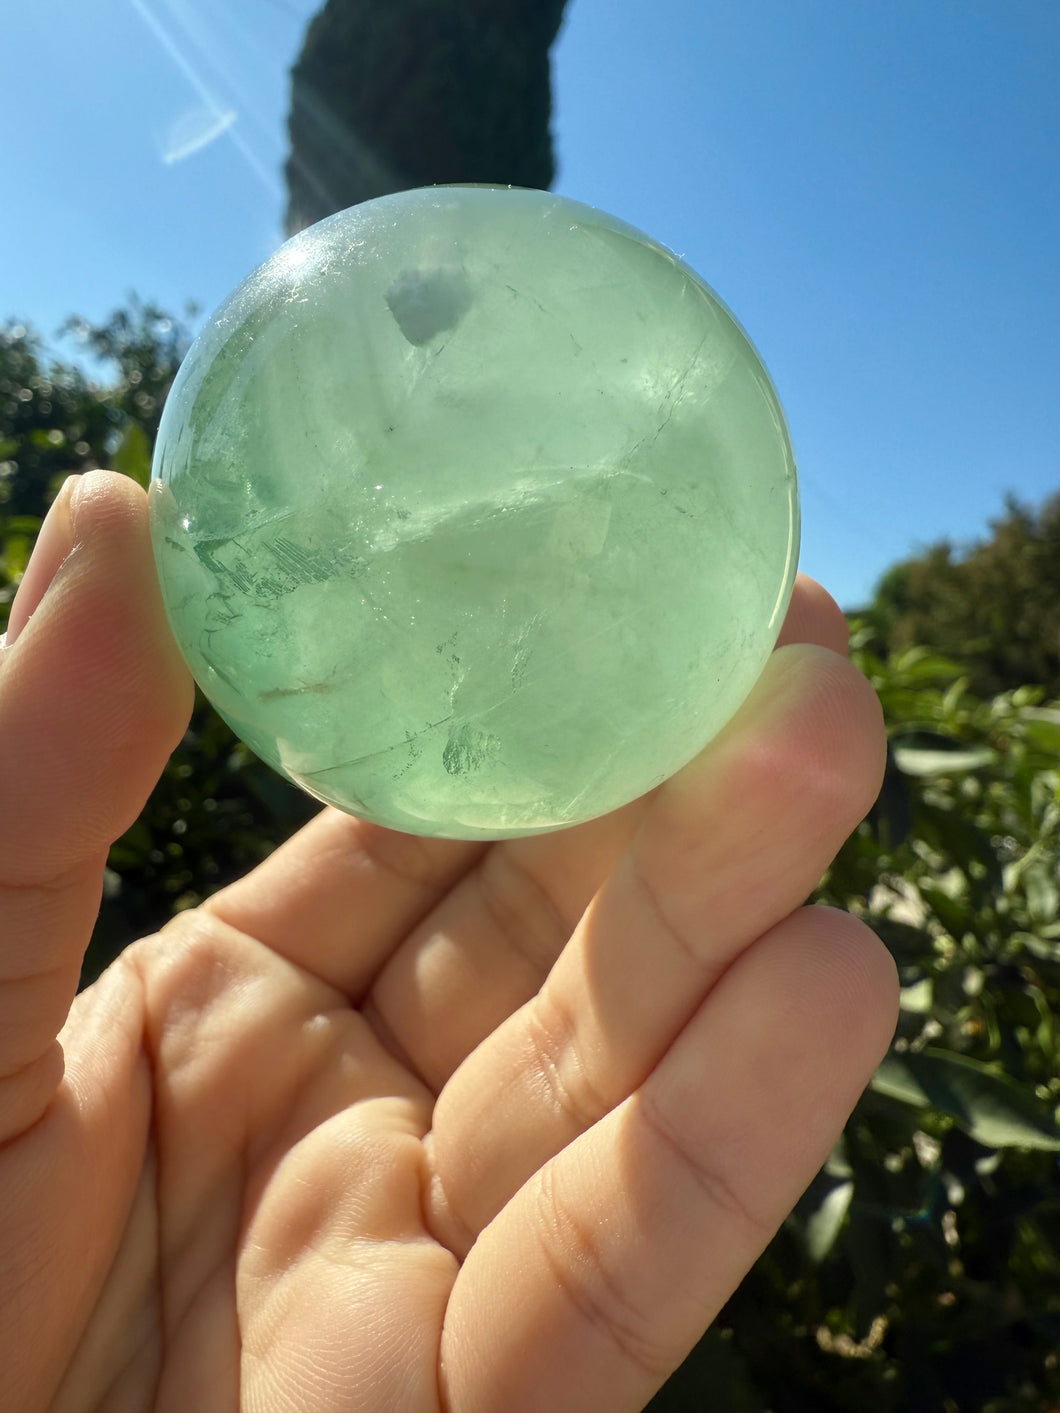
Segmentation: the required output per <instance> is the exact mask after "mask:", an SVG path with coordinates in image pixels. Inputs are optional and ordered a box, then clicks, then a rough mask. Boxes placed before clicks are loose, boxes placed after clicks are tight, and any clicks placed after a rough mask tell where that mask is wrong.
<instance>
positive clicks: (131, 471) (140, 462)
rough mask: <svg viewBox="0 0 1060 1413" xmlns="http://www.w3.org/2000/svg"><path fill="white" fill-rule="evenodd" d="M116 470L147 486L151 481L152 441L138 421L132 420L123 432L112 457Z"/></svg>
mask: <svg viewBox="0 0 1060 1413" xmlns="http://www.w3.org/2000/svg"><path fill="white" fill-rule="evenodd" d="M110 464H111V466H112V468H113V469H114V470H115V471H120V472H121V474H122V475H123V476H128V477H130V478H131V479H132V480H133V481H136V482H137V484H138V485H141V486H143V487H145V488H146V487H147V486H148V485H149V483H150V481H151V443H150V442H149V441H148V440H147V433H146V432H145V431H144V429H143V428H142V427H141V426H140V425H139V424H138V423H137V422H130V423H129V425H128V426H127V427H126V429H125V431H124V433H123V434H122V439H121V441H120V442H119V443H118V447H117V450H116V451H115V452H114V453H113V455H112V456H111V458H110Z"/></svg>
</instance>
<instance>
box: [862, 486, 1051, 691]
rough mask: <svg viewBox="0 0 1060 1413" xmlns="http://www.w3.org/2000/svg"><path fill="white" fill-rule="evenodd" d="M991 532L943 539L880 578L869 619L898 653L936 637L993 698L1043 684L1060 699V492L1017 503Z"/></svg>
mask: <svg viewBox="0 0 1060 1413" xmlns="http://www.w3.org/2000/svg"><path fill="white" fill-rule="evenodd" d="M991 530H992V533H991V535H990V537H989V538H988V539H986V540H984V541H983V542H982V543H980V544H976V545H973V546H972V547H971V548H970V549H968V550H967V551H966V552H965V553H964V554H960V555H959V554H957V553H956V552H955V551H954V549H953V547H952V546H951V545H949V544H939V545H935V546H933V547H932V548H931V549H929V550H927V551H925V553H923V554H922V555H920V556H919V557H917V558H915V559H910V560H907V561H906V562H905V563H903V564H897V565H895V566H894V568H893V569H890V570H889V571H888V572H887V573H886V574H885V575H884V576H883V578H882V579H881V580H880V582H879V584H878V585H877V588H876V593H875V597H874V599H873V602H872V605H871V606H870V608H869V609H868V610H866V613H867V616H868V617H869V619H870V620H871V622H872V623H873V625H874V626H875V628H876V629H877V631H878V633H879V634H880V637H881V640H882V642H883V643H884V644H885V646H886V647H887V648H888V649H889V650H890V651H891V652H894V653H898V652H902V651H904V650H905V649H906V648H909V647H912V646H914V645H915V644H918V643H931V644H933V645H934V646H935V647H936V648H938V649H939V650H940V651H941V652H942V653H944V654H945V655H946V656H948V657H951V658H953V659H954V660H956V661H958V662H962V663H964V664H965V665H966V666H967V668H968V672H969V674H970V681H971V686H972V688H973V690H975V691H976V692H978V693H979V694H980V695H981V696H993V695H994V693H996V692H1002V691H1005V690H1007V689H1010V688H1013V687H1020V686H1023V685H1024V684H1025V683H1029V682H1033V683H1037V684H1038V685H1040V686H1043V687H1044V688H1045V689H1046V691H1047V693H1048V694H1049V695H1050V696H1054V697H1055V696H1060V492H1058V493H1057V494H1055V495H1053V496H1051V497H1049V499H1048V500H1046V501H1045V502H1044V504H1042V505H1041V506H1039V507H1038V508H1037V509H1030V508H1028V507H1026V506H1023V505H1021V504H1019V502H1018V501H1015V500H1011V499H1010V500H1009V502H1008V504H1007V506H1006V510H1005V514H1004V515H1003V516H1002V517H1001V518H999V519H998V520H996V521H995V522H994V523H993V525H992V527H991Z"/></svg>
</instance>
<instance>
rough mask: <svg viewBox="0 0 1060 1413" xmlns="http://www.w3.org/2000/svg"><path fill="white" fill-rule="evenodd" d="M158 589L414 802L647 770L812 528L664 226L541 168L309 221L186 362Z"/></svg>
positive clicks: (724, 703) (490, 814)
mask: <svg viewBox="0 0 1060 1413" xmlns="http://www.w3.org/2000/svg"><path fill="white" fill-rule="evenodd" d="M154 477H155V479H154V482H153V484H152V488H151V510H152V532H153V536H154V546H155V553H156V557H157V561H158V568H159V573H160V577H161V581H162V587H163V592H164V595H165V600H166V604H167V608H168V612H169V615H170V620H171V623H172V626H173V629H174V632H175V633H176V636H177V639H178V641H179V643H180V645H181V648H182V649H183V651H184V653H185V655H186V657H187V659H188V662H189V663H190V665H191V668H192V671H193V672H194V674H195V676H196V678H197V680H198V681H199V683H200V685H201V687H202V688H203V690H204V691H205V693H206V695H207V696H208V697H209V698H210V700H211V701H212V702H213V703H214V705H215V706H216V707H217V709H218V711H219V712H220V713H221V715H222V716H223V717H225V719H226V720H227V721H228V722H229V723H230V724H231V726H232V727H233V728H234V729H235V731H236V732H237V733H238V734H239V736H241V737H242V739H243V740H244V741H245V742H246V743H247V744H248V745H249V746H250V747H251V748H252V749H253V750H254V751H256V752H257V754H258V755H260V756H261V757H262V758H263V759H264V760H266V761H268V762H269V763H270V764H271V765H273V766H275V767H276V769H277V770H280V771H282V772H283V773H284V774H286V775H287V776H289V777H290V779H292V780H294V781H295V782H297V783H298V784H299V785H301V786H302V787H303V788H305V789H306V790H308V791H309V792H310V793H311V794H312V795H315V796H316V797H317V798H318V799H321V800H326V801H329V802H330V803H332V804H335V805H338V806H339V807H340V808H342V809H345V810H349V811H351V812H352V813H355V814H358V815H361V816H363V817H365V818H368V819H372V820H376V821H378V822H381V823H383V824H387V825H390V826H392V827H394V828H397V829H402V830H407V831H411V832H415V833H423V834H436V835H450V836H455V837H500V836H504V835H513V834H528V833H534V832H536V831H539V830H546V829H555V828H557V827H559V826H561V825H568V824H574V823H577V822H578V821H580V820H585V819H589V818H592V817H593V816H596V815H599V814H602V813H604V812H605V811H607V810H611V809H614V808H615V807H617V806H619V805H621V804H624V803H625V802H627V801H628V800H631V799H634V798H635V797H636V796H638V795H640V794H642V793H643V792H644V791H646V790H648V789H650V788H651V787H652V786H654V785H657V784H659V783H660V782H661V781H662V780H664V779H666V777H667V776H668V775H670V774H672V773H673V772H674V771H675V770H677V769H678V768H679V767H680V766H681V765H683V764H684V763H685V762H686V761H688V760H689V759H691V757H692V756H694V755H695V754H696V752H697V751H699V750H700V749H701V747H702V746H703V745H704V744H705V743H706V742H707V741H708V740H709V739H710V738H711V737H712V736H713V735H714V734H715V733H716V732H717V731H718V730H719V728H720V727H721V726H722V725H723V724H724V723H725V722H726V721H727V720H728V719H729V717H730V716H731V715H732V713H733V712H734V711H735V710H736V708H737V707H738V706H739V704H740V702H741V701H742V700H743V698H744V697H745V696H746V694H747V692H748V691H749V689H750V687H751V686H752V684H753V683H754V681H755V679H756V678H757V676H758V674H759V673H760V671H761V669H762V667H763V665H764V663H765V661H766V659H767V657H768V655H769V653H770V651H771V649H772V647H773V644H774V642H775V639H776V636H777V633H778V631H779V628H780V625H781V622H782V620H783V616H784V611H785V608H786V606H787V602H788V598H789V595H790V592H791V586H792V581H793V578H794V574H795V565H796V559H797V553H798V502H797V492H796V482H795V466H794V460H793V457H792V452H791V446H790V443H789V440H788V435H787V430H786V428H785V424H784V417H783V414H782V412H781V409H780V405H779V403H778V401H777V397H776V394H775V392H774V390H773V387H772V384H771V383H770V380H769V377H768V375H767V374H766V372H765V370H764V368H763V367H762V364H761V362H760V361H759V359H758V356H757V355H756V353H755V351H754V349H753V348H752V347H751V344H750V343H749V342H748V340H747V338H746V336H745V335H744V333H743V331H742V330H741V329H740V327H739V326H738V324H737V323H736V322H735V321H734V319H733V318H732V316H731V315H730V314H729V312H728V311H727V309H726V308H725V307H724V305H723V304H722V303H721V302H720V301H719V300H718V299H717V297H716V296H715V295H714V294H713V293H712V292H711V291H710V289H708V287H707V286H706V285H705V284H704V283H703V281H702V280H701V279H699V277H698V276H697V275H696V274H695V273H693V271H691V270H690V269H689V268H688V267H687V266H686V265H684V264H682V263H681V261H680V260H678V259H676V258H675V257H674V256H673V255H672V254H670V252H669V251H667V250H665V249H663V248H662V247H661V246H659V245H657V244H656V243H655V242H654V241H652V240H650V239H649V238H648V237H647V236H644V235H642V234H641V233H640V232H638V231H635V230H633V229H632V228H631V227H629V226H626V225H625V224H623V223H622V222H621V221H618V220H616V219H614V218H613V217H611V216H607V215H605V214H603V213H602V212H600V211H596V210H594V209H592V208H591V207H588V206H583V205H580V204H578V203H577V202H573V201H569V200H566V199H564V198H562V197H558V196H554V195H551V194H549V193H546V192H537V191H521V190H504V189H484V188H472V187H468V188H462V187H461V188H432V189H427V190H420V191H411V192H403V193H401V194H399V195H396V196H387V197H384V198H382V199H381V200H378V201H372V202H368V203H366V204H365V205H363V206H357V207H354V208H352V209H351V210H349V211H344V212H342V213H341V214H340V215H337V216H333V217H331V218H330V219H329V220H326V221H322V222H321V223H320V224H319V225H317V226H313V227H311V228H310V229H309V230H307V231H304V232H302V234H301V235H299V236H296V237H295V238H294V239H293V240H291V241H289V242H288V243H287V244H286V245H284V246H283V247H282V248H281V249H280V250H279V251H278V252H277V253H276V254H275V255H274V256H273V257H272V259H270V260H268V261H267V262H266V263H265V264H264V265H263V266H262V267H261V268H260V269H259V270H257V271H256V272H255V273H254V274H253V275H251V276H250V277H249V278H248V279H247V280H246V281H245V282H244V283H243V284H242V285H241V286H240V287H239V288H238V289H237V290H236V291H235V293H234V294H233V295H231V296H230V298H229V299H228V300H227V302H226V303H225V304H224V305H223V306H222V307H221V309H220V310H219V311H218V313H217V314H216V315H215V317H214V318H213V320H212V321H211V322H210V323H209V324H208V326H207V327H206V329H205V330H204V332H203V333H202V334H201V335H200V337H199V339H198V340H197V341H196V343H195V345H194V346H193V348H192V350H191V352H190V353H189V354H188V357H187V359H186V361H185V363H184V365H183V367H182V368H181V370H180V374H179V376H178V378H177V380H176V383H175V384H174V387H173V391H172V393H171V395H170V398H169V401H168V403H167V404H166V410H165V415H164V417H163V420H162V426H161V430H160V433H159V438H158V446H157V450H156V454H155V466H154Z"/></svg>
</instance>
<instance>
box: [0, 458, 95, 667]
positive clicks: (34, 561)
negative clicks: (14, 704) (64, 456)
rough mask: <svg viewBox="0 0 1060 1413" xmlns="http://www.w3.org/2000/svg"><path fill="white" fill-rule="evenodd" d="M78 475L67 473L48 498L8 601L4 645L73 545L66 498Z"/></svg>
mask: <svg viewBox="0 0 1060 1413" xmlns="http://www.w3.org/2000/svg"><path fill="white" fill-rule="evenodd" d="M80 479H81V478H80V476H67V478H66V480H65V481H64V482H63V484H62V487H61V489H60V491H59V494H58V495H57V496H56V497H55V499H54V500H53V501H52V503H51V506H50V507H49V509H48V513H47V515H46V516H45V517H44V524H43V525H42V526H41V527H40V531H39V533H38V535H37V543H36V544H35V545H34V546H33V553H32V554H31V555H30V557H29V563H28V564H27V565H26V571H25V573H24V574H23V575H22V580H21V582H20V584H19V586H18V589H17V591H16V593H15V598H14V601H13V603H12V604H11V613H10V615H9V617H8V620H7V633H6V634H5V636H4V639H3V642H4V646H6V647H11V645H12V644H13V643H14V641H15V639H16V638H17V637H18V635H19V634H20V633H21V632H22V630H23V628H25V626H26V624H27V623H28V622H29V620H30V618H31V617H32V616H33V614H34V613H36V611H37V609H38V608H39V607H40V605H41V601H42V600H43V598H44V595H45V593H46V592H47V589H48V585H49V584H50V583H51V582H52V580H53V579H54V578H55V575H56V571H57V570H58V568H59V566H60V564H62V562H63V560H64V559H65V558H66V556H67V555H68V554H69V553H70V550H71V548H72V546H73V539H74V529H73V520H72V518H71V515H70V498H71V496H72V494H73V490H74V487H75V486H76V485H77V483H78V481H79V480H80Z"/></svg>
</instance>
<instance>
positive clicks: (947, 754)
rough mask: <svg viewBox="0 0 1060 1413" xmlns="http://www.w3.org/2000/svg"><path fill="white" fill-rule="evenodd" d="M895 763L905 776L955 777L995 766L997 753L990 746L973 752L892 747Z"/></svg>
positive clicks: (979, 747)
mask: <svg viewBox="0 0 1060 1413" xmlns="http://www.w3.org/2000/svg"><path fill="white" fill-rule="evenodd" d="M892 754H893V756H894V763H895V765H897V767H898V769H899V770H900V771H902V773H903V774H905V775H918V776H923V775H954V774H956V773H957V772H958V771H962V770H978V769H980V767H982V766H984V765H993V764H994V762H995V761H996V760H997V752H996V751H992V750H990V748H989V747H988V746H978V747H975V748H974V749H972V750H964V751H962V750H953V751H950V750H942V751H940V750H931V749H930V748H927V747H923V746H899V745H895V746H893V747H892Z"/></svg>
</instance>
